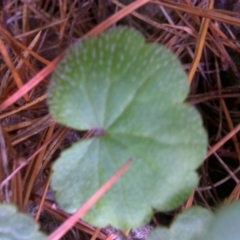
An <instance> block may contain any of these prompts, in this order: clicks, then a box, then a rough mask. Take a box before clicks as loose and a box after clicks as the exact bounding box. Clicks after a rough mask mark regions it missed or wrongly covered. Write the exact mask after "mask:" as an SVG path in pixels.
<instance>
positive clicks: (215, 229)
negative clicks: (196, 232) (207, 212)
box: [198, 201, 240, 240]
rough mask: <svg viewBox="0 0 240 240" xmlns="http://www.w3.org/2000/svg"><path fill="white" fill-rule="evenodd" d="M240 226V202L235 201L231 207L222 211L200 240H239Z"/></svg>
mask: <svg viewBox="0 0 240 240" xmlns="http://www.w3.org/2000/svg"><path fill="white" fill-rule="evenodd" d="M239 226H240V201H235V202H233V203H232V204H230V205H227V206H224V207H223V208H222V209H220V210H219V211H218V212H217V213H216V215H215V218H214V221H212V222H211V223H210V224H209V225H208V227H207V229H206V231H205V234H203V236H201V238H199V239H198V240H202V239H204V240H226V239H231V240H239V239H240V235H239Z"/></svg>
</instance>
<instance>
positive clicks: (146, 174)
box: [48, 27, 207, 229]
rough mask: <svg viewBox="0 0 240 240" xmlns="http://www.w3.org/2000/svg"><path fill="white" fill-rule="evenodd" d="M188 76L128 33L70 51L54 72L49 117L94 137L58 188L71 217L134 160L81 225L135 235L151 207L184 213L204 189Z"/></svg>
mask: <svg viewBox="0 0 240 240" xmlns="http://www.w3.org/2000/svg"><path fill="white" fill-rule="evenodd" d="M188 91H189V86H188V82H187V75H186V73H185V71H184V69H183V67H182V65H181V63H180V62H179V60H178V59H177V57H176V56H175V55H174V54H173V53H171V52H170V51H169V50H168V49H166V48H165V47H164V46H161V45H158V44H156V43H146V42H145V39H144V37H143V36H142V34H141V33H140V32H138V31H136V30H134V29H131V28H127V27H117V28H114V29H111V30H109V31H107V32H105V33H103V34H101V35H99V36H97V37H93V38H88V39H85V40H83V41H81V42H80V43H77V44H75V45H74V46H72V47H71V48H70V49H69V50H68V52H67V53H66V55H65V57H64V58H63V60H62V61H61V62H60V63H59V65H58V66H57V68H56V70H55V72H54V74H53V75H52V78H51V82H50V85H49V89H48V103H49V109H50V113H51V114H52V115H53V116H54V118H55V119H57V121H58V122H59V123H60V124H63V125H66V126H68V127H70V128H73V129H76V130H91V131H92V132H93V137H92V138H89V139H84V140H81V141H79V142H76V143H74V144H73V145H72V146H71V147H70V148H68V149H66V150H64V151H63V152H62V153H61V155H60V157H59V158H58V159H57V160H56V162H55V163H54V165H53V175H52V178H51V186H52V188H53V190H54V191H55V192H56V200H57V202H58V204H59V205H60V207H62V208H63V209H64V210H66V211H67V212H70V213H73V212H74V211H75V210H76V209H77V208H79V207H80V206H81V205H82V204H83V203H84V202H85V201H86V200H87V199H88V198H89V197H90V196H91V195H92V194H93V193H94V192H95V191H96V190H97V189H98V188H99V187H100V186H101V185H102V184H103V183H104V182H105V181H106V180H107V179H108V178H109V177H110V176H111V175H112V174H113V173H114V172H116V170H117V169H118V168H119V167H120V166H121V165H122V164H123V163H124V162H125V161H126V160H128V159H132V164H131V166H130V168H129V169H128V171H127V172H126V173H125V174H124V176H123V177H122V178H121V179H120V180H118V182H117V183H116V184H115V185H114V186H113V187H112V188H111V189H110V191H109V192H107V193H106V194H105V195H104V196H103V197H102V198H101V199H100V200H99V201H98V202H97V203H96V204H95V206H94V207H93V208H92V209H91V210H90V211H89V212H88V213H87V214H86V215H85V216H84V219H85V220H86V221H88V222H89V223H91V224H93V225H95V226H106V225H108V224H111V225H113V226H115V227H117V228H121V229H130V228H134V227H137V226H140V225H142V224H144V223H146V222H147V221H148V220H149V219H150V217H151V216H152V213H153V209H157V210H159V211H167V210H171V209H174V208H176V207H178V206H179V205H180V204H181V203H183V201H185V200H186V199H187V197H188V196H189V195H190V193H191V191H192V190H193V189H194V188H195V187H196V186H197V183H198V176H197V173H196V172H195V170H196V169H197V168H198V167H199V165H200V164H201V162H202V160H203V158H204V156H205V154H206V149H207V136H206V132H205V130H204V128H203V126H202V121H201V117H200V115H199V113H198V112H197V110H196V109H195V108H194V107H193V106H190V105H189V104H187V103H185V102H184V100H185V98H186V96H187V94H188Z"/></svg>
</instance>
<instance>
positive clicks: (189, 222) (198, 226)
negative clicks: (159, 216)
mask: <svg viewBox="0 0 240 240" xmlns="http://www.w3.org/2000/svg"><path fill="white" fill-rule="evenodd" d="M239 226H240V201H236V202H234V203H232V204H229V205H228V206H225V207H224V208H222V209H220V210H218V211H217V212H216V214H213V213H212V212H210V211H209V210H207V209H204V208H201V207H192V208H190V209H188V210H186V211H184V212H183V213H182V214H180V215H179V216H177V218H176V219H175V221H174V222H173V224H172V226H171V227H170V229H167V228H163V227H159V228H157V229H155V230H153V231H152V232H151V233H150V235H149V238H148V240H156V239H164V240H203V239H204V240H226V239H231V240H239Z"/></svg>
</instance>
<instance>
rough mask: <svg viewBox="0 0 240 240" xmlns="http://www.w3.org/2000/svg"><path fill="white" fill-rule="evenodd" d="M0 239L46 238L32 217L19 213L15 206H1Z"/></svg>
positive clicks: (36, 239)
mask: <svg viewBox="0 0 240 240" xmlns="http://www.w3.org/2000/svg"><path fill="white" fill-rule="evenodd" d="M0 239H1V240H28V239H29V240H32V239H34V240H42V239H46V237H45V235H44V234H43V233H41V232H39V231H38V225H37V224H36V223H35V222H34V220H33V219H32V218H31V217H30V216H28V215H27V214H23V213H20V212H17V209H16V207H15V206H14V205H11V204H0Z"/></svg>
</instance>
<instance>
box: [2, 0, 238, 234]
mask: <svg viewBox="0 0 240 240" xmlns="http://www.w3.org/2000/svg"><path fill="white" fill-rule="evenodd" d="M239 14H240V3H238V1H237V0H225V1H216V3H215V4H214V1H213V0H209V1H208V0H179V1H177V0H175V1H167V0H152V1H151V0H138V1H132V0H125V1H124V0H121V1H118V0H52V1H51V0H30V1H28V0H1V1H0V17H1V18H0V19H1V22H0V121H1V124H0V153H1V155H0V202H13V203H15V204H16V205H17V206H18V208H19V209H20V210H22V211H28V212H29V213H30V214H32V215H33V216H34V218H35V220H36V221H37V222H40V223H41V226H42V228H43V229H44V230H45V231H47V232H52V231H53V229H55V228H57V226H58V225H59V224H60V222H61V221H65V220H66V219H67V218H68V217H69V215H68V214H67V213H65V212H64V211H62V210H61V209H59V208H57V207H56V206H55V205H54V199H53V197H52V193H51V191H50V190H49V176H50V172H51V164H52V162H53V161H54V159H56V157H57V156H58V154H59V152H60V151H61V150H62V149H64V148H66V147H68V146H69V145H70V144H72V143H73V142H75V141H76V140H78V139H79V138H81V137H82V135H83V133H81V132H76V131H72V130H70V129H67V128H65V127H63V126H59V125H58V124H57V123H56V122H55V120H54V119H53V118H52V117H51V116H50V115H49V113H48V106H47V103H46V98H47V96H46V89H47V86H48V82H49V76H50V74H51V73H52V72H53V71H54V68H55V66H56V64H57V63H58V62H59V60H60V59H61V58H62V56H63V55H64V52H65V50H66V49H68V47H69V46H70V45H72V44H73V43H74V42H76V41H79V40H80V39H83V38H86V37H90V36H95V35H98V34H100V33H101V32H103V31H105V30H106V29H108V28H110V27H115V26H116V25H128V26H132V27H134V28H136V29H139V30H140V31H141V32H142V33H143V34H144V35H145V37H146V39H147V41H149V42H158V43H160V44H163V45H165V46H166V47H168V48H169V49H171V50H172V51H173V52H174V53H175V54H176V55H177V56H178V58H179V59H180V60H181V62H182V63H183V66H184V68H185V70H186V72H187V73H188V80H189V85H190V89H191V91H190V93H189V97H188V99H186V101H187V102H189V103H191V104H193V105H196V107H197V108H198V109H199V111H200V113H201V114H202V117H203V119H204V124H205V127H206V129H207V131H208V135H209V148H208V153H207V155H206V158H205V161H204V163H203V164H202V166H201V167H200V168H199V175H200V183H199V187H198V188H196V189H195V191H194V192H193V193H192V195H191V196H190V198H189V199H188V201H187V202H186V203H185V205H184V206H183V207H182V208H181V209H178V210H177V211H178V212H179V211H182V210H183V209H184V208H188V207H190V206H191V205H193V204H197V205H201V206H204V207H207V208H209V209H212V208H213V207H214V206H216V205H218V204H220V203H222V202H224V201H225V202H227V203H228V202H231V201H232V200H234V199H238V198H239V194H240V183H239V177H240V173H239V171H240V165H239V162H240V148H239V134H238V131H239V130H240V124H239V120H240V107H239V102H240V72H239V67H240V58H238V55H239V54H240V42H239V41H238V40H237V39H238V37H239V35H240V19H239V18H238V17H239ZM174 214H175V213H172V215H174ZM160 215H161V214H156V216H155V217H154V218H153V223H154V224H155V225H159V224H168V223H169V221H171V217H170V220H169V216H167V215H161V216H160ZM159 216H160V217H159ZM80 235H81V237H82V239H90V238H91V239H97V238H98V239H107V236H106V233H104V232H103V231H101V229H97V228H95V227H93V226H90V225H89V224H87V223H85V222H83V221H81V220H79V221H78V223H77V224H75V228H74V229H73V230H72V231H70V232H69V233H68V234H67V235H66V237H65V239H79V236H80ZM108 239H110V238H109V237H108Z"/></svg>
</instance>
